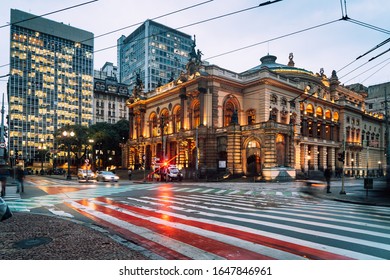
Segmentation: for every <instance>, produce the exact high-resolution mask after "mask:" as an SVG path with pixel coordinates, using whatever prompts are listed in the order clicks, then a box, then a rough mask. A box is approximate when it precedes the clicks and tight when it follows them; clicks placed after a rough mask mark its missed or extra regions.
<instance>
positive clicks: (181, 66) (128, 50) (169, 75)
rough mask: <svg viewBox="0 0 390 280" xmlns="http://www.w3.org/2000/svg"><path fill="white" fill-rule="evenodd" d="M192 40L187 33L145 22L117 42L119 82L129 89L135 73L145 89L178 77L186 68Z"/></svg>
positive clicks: (134, 79)
mask: <svg viewBox="0 0 390 280" xmlns="http://www.w3.org/2000/svg"><path fill="white" fill-rule="evenodd" d="M193 43H194V42H193V40H192V38H191V36H190V35H187V34H185V33H182V32H180V31H178V30H175V29H172V28H170V27H167V26H165V25H162V24H159V23H157V22H154V21H152V20H147V21H145V22H144V23H143V24H142V25H141V26H140V27H139V28H137V29H136V30H135V31H134V32H133V33H131V34H130V35H129V36H128V37H125V36H122V37H120V38H119V39H118V41H117V46H118V48H117V56H118V57H117V59H118V68H119V69H118V70H119V81H120V82H121V83H124V84H127V85H130V88H132V87H133V86H134V84H135V82H136V79H137V75H138V77H139V78H140V79H141V80H142V81H143V84H144V90H145V92H147V91H150V90H153V89H155V88H156V87H157V86H158V85H160V84H161V85H163V84H166V83H168V82H169V81H170V80H173V79H176V78H178V76H179V75H180V73H181V72H182V71H185V66H186V64H187V62H188V58H189V52H190V51H191V47H192V45H193Z"/></svg>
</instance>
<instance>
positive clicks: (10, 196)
mask: <svg viewBox="0 0 390 280" xmlns="http://www.w3.org/2000/svg"><path fill="white" fill-rule="evenodd" d="M16 188H17V187H16V185H8V186H7V187H6V193H5V196H4V197H3V199H4V200H5V201H10V200H17V199H20V193H17V192H16Z"/></svg>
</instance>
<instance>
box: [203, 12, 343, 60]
mask: <svg viewBox="0 0 390 280" xmlns="http://www.w3.org/2000/svg"><path fill="white" fill-rule="evenodd" d="M339 20H340V19H337V20H332V21H328V22H325V23H321V24H318V25H315V26H312V27H308V28H305V29H301V30H298V31H294V32H291V33H288V34H285V35H281V36H278V37H274V38H271V39H268V40H265V41H261V42H258V43H254V44H251V45H248V46H245V47H241V48H238V49H234V50H231V51H227V52H224V53H221V54H217V55H214V56H210V57H208V58H206V60H207V59H213V58H216V57H220V56H224V55H227V54H231V53H234V52H238V51H242V50H245V49H249V48H252V47H255V46H258V45H261V44H264V43H268V42H271V41H275V40H279V39H282V38H285V37H289V36H292V35H296V34H299V33H302V32H306V31H309V30H312V29H316V28H319V27H322V26H325V25H328V24H332V23H335V22H337V21H339Z"/></svg>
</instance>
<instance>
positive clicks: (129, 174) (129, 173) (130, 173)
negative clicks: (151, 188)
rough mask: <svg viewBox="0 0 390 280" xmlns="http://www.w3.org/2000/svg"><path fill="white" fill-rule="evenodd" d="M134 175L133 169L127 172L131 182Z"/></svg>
mask: <svg viewBox="0 0 390 280" xmlns="http://www.w3.org/2000/svg"><path fill="white" fill-rule="evenodd" d="M132 174H133V172H132V171H131V168H129V171H127V175H128V176H129V180H131V175H132Z"/></svg>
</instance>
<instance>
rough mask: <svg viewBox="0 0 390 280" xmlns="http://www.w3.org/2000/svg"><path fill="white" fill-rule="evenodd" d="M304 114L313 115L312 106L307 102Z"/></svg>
mask: <svg viewBox="0 0 390 280" xmlns="http://www.w3.org/2000/svg"><path fill="white" fill-rule="evenodd" d="M306 114H307V115H308V116H313V115H314V107H313V105H311V104H308V105H307V107H306Z"/></svg>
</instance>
